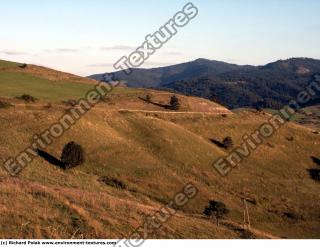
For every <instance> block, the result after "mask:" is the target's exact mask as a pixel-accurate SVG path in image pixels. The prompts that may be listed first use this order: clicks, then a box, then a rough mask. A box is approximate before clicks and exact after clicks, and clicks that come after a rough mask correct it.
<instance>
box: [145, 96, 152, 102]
mask: <svg viewBox="0 0 320 247" xmlns="http://www.w3.org/2000/svg"><path fill="white" fill-rule="evenodd" d="M144 100H145V101H146V102H147V103H150V102H151V96H150V94H147V95H146V98H145V99H144Z"/></svg>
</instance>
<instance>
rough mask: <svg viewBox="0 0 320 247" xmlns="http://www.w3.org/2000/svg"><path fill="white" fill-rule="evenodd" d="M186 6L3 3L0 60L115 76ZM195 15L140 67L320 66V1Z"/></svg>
mask: <svg viewBox="0 0 320 247" xmlns="http://www.w3.org/2000/svg"><path fill="white" fill-rule="evenodd" d="M186 3H188V1H182V0H162V1H156V0H148V1H147V0H144V1H142V0H135V1H132V0H131V1H130V0H119V1H114V0H113V1H111V0H77V1H75V0H74V1H72V0H10V1H0V10H1V12H0V30H1V32H0V59H3V60H9V61H18V62H24V63H31V64H37V65H42V66H46V67H50V68H54V69H58V70H62V71H67V72H71V73H74V74H78V75H83V76H87V75H91V74H95V73H102V72H111V71H113V70H114V69H113V67H112V65H113V64H114V63H115V62H116V61H118V60H119V59H120V58H121V57H122V56H124V55H125V56H128V55H129V54H130V53H131V52H133V51H134V50H135V49H136V48H137V47H139V46H140V45H141V44H142V43H143V42H144V41H145V36H146V35H148V34H153V33H154V32H155V31H157V30H158V29H159V28H160V27H161V26H162V25H164V24H165V23H166V22H167V21H168V20H169V19H171V18H172V17H173V16H174V15H175V13H176V12H178V11H180V10H182V8H183V6H184V5H185V4H186ZM192 3H193V4H194V5H195V6H196V7H197V8H198V10H199V13H198V15H197V16H196V17H195V18H194V19H193V20H191V21H190V22H189V23H188V24H187V25H186V26H185V27H182V28H180V29H179V30H178V33H177V34H176V35H175V36H174V37H173V38H172V39H170V40H169V41H168V42H167V43H166V44H165V45H163V47H161V49H159V50H157V51H156V52H155V54H153V55H152V56H151V57H150V58H149V59H148V60H147V61H146V62H145V63H144V64H143V65H142V66H141V67H143V68H150V67H160V66H166V65H171V64H177V63H182V62H187V61H192V60H195V59H197V58H207V59H212V60H219V61H225V62H229V63H236V64H252V65H262V64H266V63H269V62H273V61H275V60H279V59H287V58H290V57H311V58H317V59H320V49H319V44H320V18H319V13H318V11H319V9H320V1H319V0H281V1H279V0H259V1H257V0H225V1H222V0H211V1H210V0H194V1H192Z"/></svg>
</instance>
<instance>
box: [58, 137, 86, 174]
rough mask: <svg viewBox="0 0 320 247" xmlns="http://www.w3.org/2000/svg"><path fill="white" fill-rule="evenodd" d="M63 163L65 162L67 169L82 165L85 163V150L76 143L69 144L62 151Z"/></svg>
mask: <svg viewBox="0 0 320 247" xmlns="http://www.w3.org/2000/svg"><path fill="white" fill-rule="evenodd" d="M61 161H62V162H63V164H64V168H65V169H69V168H73V167H76V166H78V165H82V164H83V163H84V162H85V153H84V150H83V148H82V147H81V146H80V145H79V144H77V143H75V142H69V143H68V144H66V145H65V146H64V148H63V150H62V153H61Z"/></svg>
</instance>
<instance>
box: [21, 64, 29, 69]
mask: <svg viewBox="0 0 320 247" xmlns="http://www.w3.org/2000/svg"><path fill="white" fill-rule="evenodd" d="M27 67H28V65H27V64H26V63H24V64H21V65H19V68H20V69H25V68H27Z"/></svg>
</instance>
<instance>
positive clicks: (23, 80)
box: [0, 72, 135, 102]
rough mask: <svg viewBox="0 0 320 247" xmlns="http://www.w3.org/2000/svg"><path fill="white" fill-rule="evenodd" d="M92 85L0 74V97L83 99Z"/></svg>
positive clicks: (117, 91) (124, 90) (10, 73)
mask: <svg viewBox="0 0 320 247" xmlns="http://www.w3.org/2000/svg"><path fill="white" fill-rule="evenodd" d="M93 88H94V84H85V83H73V82H68V81H51V80H47V79H43V78H38V77H35V76H32V75H28V74H23V73H16V72H0V96H5V97H16V96H21V95H22V94H29V95H32V96H33V97H36V98H38V99H42V100H47V101H54V102H57V101H61V100H68V99H80V98H83V97H84V96H85V95H86V93H87V92H88V91H89V90H91V89H93ZM131 92H135V90H134V89H129V88H116V89H115V91H114V92H113V93H131Z"/></svg>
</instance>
